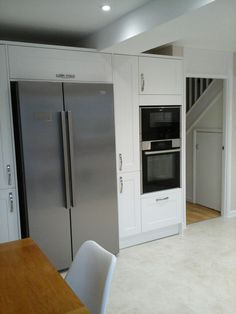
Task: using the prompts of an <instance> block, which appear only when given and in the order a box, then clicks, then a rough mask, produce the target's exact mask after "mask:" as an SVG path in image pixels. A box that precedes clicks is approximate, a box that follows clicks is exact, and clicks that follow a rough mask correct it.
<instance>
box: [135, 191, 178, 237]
mask: <svg viewBox="0 0 236 314" xmlns="http://www.w3.org/2000/svg"><path fill="white" fill-rule="evenodd" d="M141 211H142V231H143V232H146V231H150V230H154V229H158V228H162V227H166V226H169V225H174V224H177V223H179V222H180V217H181V215H180V213H181V208H180V191H176V190H175V191H169V192H160V193H155V194H152V196H150V197H146V196H145V197H142V200H141Z"/></svg>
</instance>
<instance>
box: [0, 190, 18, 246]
mask: <svg viewBox="0 0 236 314" xmlns="http://www.w3.org/2000/svg"><path fill="white" fill-rule="evenodd" d="M17 208H18V206H17V198H16V193H15V190H14V189H12V190H0V243H2V242H7V241H13V240H17V239H19V228H18V216H17Z"/></svg>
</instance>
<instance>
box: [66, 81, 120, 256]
mask: <svg viewBox="0 0 236 314" xmlns="http://www.w3.org/2000/svg"><path fill="white" fill-rule="evenodd" d="M64 99H65V111H66V112H67V116H68V127H69V130H70V129H71V130H70V132H69V137H70V139H71V146H72V147H71V148H72V152H71V153H72V156H71V157H72V159H74V160H72V163H71V165H72V168H71V173H72V185H73V186H72V192H73V193H72V194H73V195H74V202H73V207H72V209H71V222H72V242H73V252H74V254H75V253H76V252H77V250H78V249H79V247H80V246H81V244H82V243H83V242H84V241H86V240H94V241H96V242H98V243H99V244H100V245H102V246H103V247H104V248H105V249H107V250H109V251H111V252H113V253H115V254H117V253H118V251H119V237H118V209H117V187H116V163H115V130H114V105H113V86H112V84H73V83H71V84H69V83H66V84H64ZM68 111H69V112H68ZM73 177H74V178H73ZM73 181H74V182H73ZM73 195H72V197H73Z"/></svg>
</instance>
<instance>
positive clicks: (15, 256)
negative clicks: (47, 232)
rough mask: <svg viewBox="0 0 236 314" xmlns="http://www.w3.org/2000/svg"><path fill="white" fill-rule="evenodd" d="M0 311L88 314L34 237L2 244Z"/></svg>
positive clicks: (2, 313)
mask: <svg viewBox="0 0 236 314" xmlns="http://www.w3.org/2000/svg"><path fill="white" fill-rule="evenodd" d="M0 313H1V314H9V313H11V314H13V313H14V314H16V313H20V314H21V313H22V314H31V313H32V314H37V313H40V314H44V313H47V314H49V313H53V314H54V313H55V314H56V313H68V314H89V313H90V312H89V311H88V309H87V308H86V307H85V306H84V305H83V304H82V302H81V301H80V300H79V298H78V297H77V296H76V295H75V293H74V292H73V291H72V290H71V288H70V287H69V286H68V285H67V283H66V282H65V281H64V279H63V278H62V277H61V275H60V274H59V273H58V272H57V270H56V269H55V267H54V266H53V265H52V264H51V263H50V262H49V260H48V259H47V257H46V256H45V255H44V253H43V252H42V251H41V250H40V248H39V247H38V246H37V244H36V243H35V242H34V241H33V240H32V239H31V238H27V239H23V240H17V241H13V242H8V243H3V244H0Z"/></svg>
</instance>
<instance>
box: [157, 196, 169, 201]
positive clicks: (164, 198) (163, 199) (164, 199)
mask: <svg viewBox="0 0 236 314" xmlns="http://www.w3.org/2000/svg"><path fill="white" fill-rule="evenodd" d="M168 199H169V197H168V196H167V197H163V198H157V199H156V202H161V201H167V200H168Z"/></svg>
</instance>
